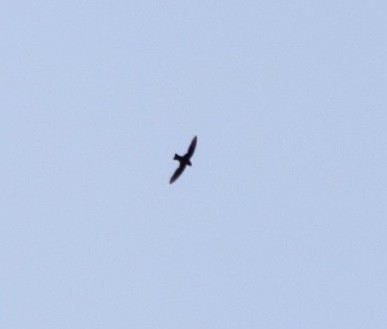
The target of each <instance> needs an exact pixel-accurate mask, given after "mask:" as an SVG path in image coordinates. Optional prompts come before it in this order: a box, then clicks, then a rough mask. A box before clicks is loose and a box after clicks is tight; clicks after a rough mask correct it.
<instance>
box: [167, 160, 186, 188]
mask: <svg viewBox="0 0 387 329" xmlns="http://www.w3.org/2000/svg"><path fill="white" fill-rule="evenodd" d="M184 169H185V165H184V164H180V166H179V167H178V168H177V169H176V170H175V172H174V173H173V175H172V177H171V179H170V180H169V184H172V183H173V182H174V181H175V180H176V179H178V178H179V176H180V175H181V174H182V173H183V171H184Z"/></svg>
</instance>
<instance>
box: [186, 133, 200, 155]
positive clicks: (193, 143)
mask: <svg viewBox="0 0 387 329" xmlns="http://www.w3.org/2000/svg"><path fill="white" fill-rule="evenodd" d="M197 141H198V138H197V136H195V137H194V138H193V139H192V142H191V145H190V146H189V148H188V151H187V154H186V155H185V156H187V157H188V159H190V158H191V157H192V155H193V154H194V152H195V148H196V143H197Z"/></svg>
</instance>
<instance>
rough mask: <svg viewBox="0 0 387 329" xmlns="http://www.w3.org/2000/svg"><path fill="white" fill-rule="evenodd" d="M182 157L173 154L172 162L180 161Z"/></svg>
mask: <svg viewBox="0 0 387 329" xmlns="http://www.w3.org/2000/svg"><path fill="white" fill-rule="evenodd" d="M182 158H183V157H181V156H180V155H178V154H176V153H175V157H174V158H173V160H179V161H180V160H181V159H182Z"/></svg>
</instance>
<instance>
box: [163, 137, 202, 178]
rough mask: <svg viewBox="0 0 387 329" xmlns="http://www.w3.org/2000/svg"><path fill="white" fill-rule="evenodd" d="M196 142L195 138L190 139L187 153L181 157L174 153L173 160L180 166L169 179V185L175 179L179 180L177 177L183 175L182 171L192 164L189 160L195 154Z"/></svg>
mask: <svg viewBox="0 0 387 329" xmlns="http://www.w3.org/2000/svg"><path fill="white" fill-rule="evenodd" d="M197 140H198V139H197V137H196V136H195V137H194V138H193V139H192V142H191V145H190V146H189V148H188V151H187V153H186V154H184V155H183V156H180V155H178V154H176V153H175V157H174V158H173V160H177V161H179V162H180V165H179V167H178V168H177V169H176V171H175V172H174V173H173V175H172V177H171V179H170V180H169V184H172V183H173V182H174V181H175V180H176V179H178V178H179V176H180V175H181V174H182V173H183V171H184V169H185V167H186V166H192V163H191V161H190V159H191V157H192V155H193V154H194V152H195V148H196V142H197Z"/></svg>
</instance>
